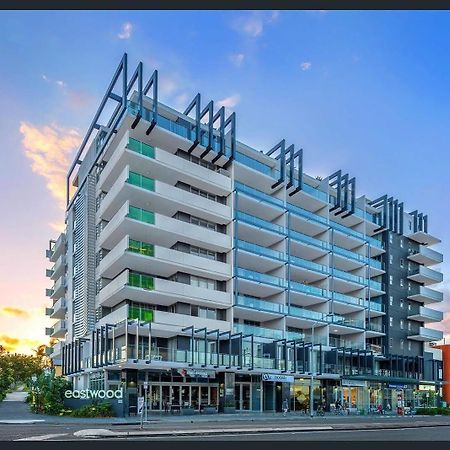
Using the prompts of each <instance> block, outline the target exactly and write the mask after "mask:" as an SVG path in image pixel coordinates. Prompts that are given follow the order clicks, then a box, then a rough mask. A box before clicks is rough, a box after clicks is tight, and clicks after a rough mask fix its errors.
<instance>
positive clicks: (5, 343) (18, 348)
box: [0, 335, 42, 354]
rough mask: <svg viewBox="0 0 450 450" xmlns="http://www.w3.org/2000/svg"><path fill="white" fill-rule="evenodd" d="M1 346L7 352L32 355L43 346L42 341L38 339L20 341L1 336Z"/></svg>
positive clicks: (15, 338)
mask: <svg viewBox="0 0 450 450" xmlns="http://www.w3.org/2000/svg"><path fill="white" fill-rule="evenodd" d="M0 345H1V346H2V347H3V348H4V349H5V350H6V351H7V352H16V353H27V354H32V353H33V350H34V349H35V348H37V347H39V345H42V341H38V340H36V339H20V338H17V337H12V336H7V335H1V336H0Z"/></svg>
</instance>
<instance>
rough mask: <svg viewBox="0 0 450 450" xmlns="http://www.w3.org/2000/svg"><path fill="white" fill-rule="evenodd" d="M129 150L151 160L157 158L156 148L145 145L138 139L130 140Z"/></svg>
mask: <svg viewBox="0 0 450 450" xmlns="http://www.w3.org/2000/svg"><path fill="white" fill-rule="evenodd" d="M127 148H129V149H130V150H133V151H134V152H136V153H140V154H141V155H144V156H147V157H149V158H154V157H155V148H154V147H152V146H151V145H147V144H144V143H143V142H141V141H138V140H137V139H133V138H129V140H128V145H127Z"/></svg>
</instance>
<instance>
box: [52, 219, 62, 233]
mask: <svg viewBox="0 0 450 450" xmlns="http://www.w3.org/2000/svg"><path fill="white" fill-rule="evenodd" d="M49 226H50V228H52V229H53V230H55V231H57V232H58V233H62V232H63V231H64V230H65V229H66V225H65V223H64V222H50V223H49Z"/></svg>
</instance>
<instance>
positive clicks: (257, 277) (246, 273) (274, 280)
mask: <svg viewBox="0 0 450 450" xmlns="http://www.w3.org/2000/svg"><path fill="white" fill-rule="evenodd" d="M237 276H238V277H240V278H244V279H246V280H251V281H257V282H258V283H266V284H271V285H272V286H279V287H283V288H284V287H285V284H286V283H285V280H283V279H282V278H278V277H274V276H272V275H266V274H264V273H260V272H254V271H253V270H247V269H242V268H241V267H238V268H237Z"/></svg>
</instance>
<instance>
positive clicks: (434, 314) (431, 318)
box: [408, 306, 444, 323]
mask: <svg viewBox="0 0 450 450" xmlns="http://www.w3.org/2000/svg"><path fill="white" fill-rule="evenodd" d="M443 318H444V313H443V312H442V311H436V310H435V309H431V308H426V307H425V306H420V307H419V311H418V312H417V313H415V314H411V315H410V316H408V319H409V320H417V321H419V322H424V323H429V322H440V321H441V320H442V319H443Z"/></svg>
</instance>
